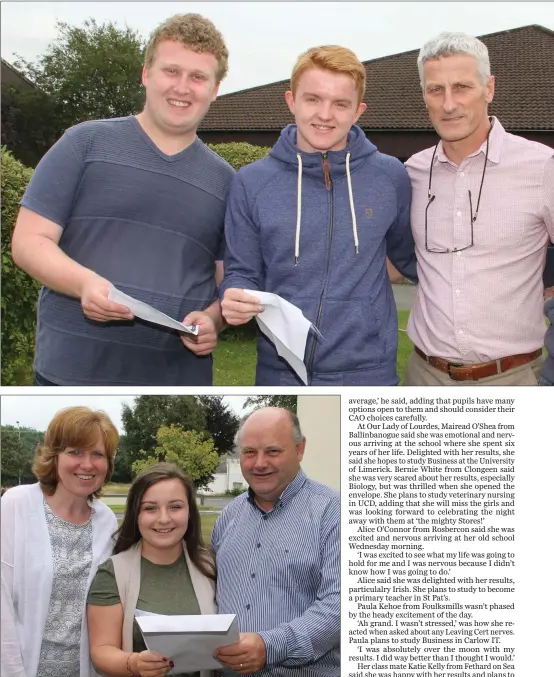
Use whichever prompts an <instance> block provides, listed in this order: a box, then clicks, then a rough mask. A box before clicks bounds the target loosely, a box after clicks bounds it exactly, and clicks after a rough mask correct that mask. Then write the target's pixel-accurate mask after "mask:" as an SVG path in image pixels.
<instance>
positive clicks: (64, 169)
mask: <svg viewBox="0 0 554 677" xmlns="http://www.w3.org/2000/svg"><path fill="white" fill-rule="evenodd" d="M233 174H234V170H233V169H232V167H231V166H230V165H229V164H228V163H227V162H225V160H223V159H222V158H220V157H219V156H218V155H216V154H215V153H214V152H212V151H211V150H210V149H209V148H207V146H206V145H205V144H204V143H202V141H200V139H198V138H197V139H196V140H195V141H194V143H192V145H190V146H189V147H188V148H185V149H184V150H183V151H181V152H180V153H177V154H175V155H165V154H164V153H163V152H162V151H160V149H159V148H158V147H157V146H156V145H155V144H154V143H153V141H152V140H151V139H150V137H149V136H148V135H147V134H146V133H145V132H144V130H143V129H142V127H141V126H140V124H139V122H138V121H137V119H136V118H135V117H134V116H130V117H126V118H116V119H112V120H95V121H91V122H84V123H82V124H79V125H77V126H75V127H72V128H71V129H69V130H67V131H66V133H65V134H64V135H63V136H62V138H61V139H60V140H59V141H58V142H57V143H56V144H55V145H54V146H53V147H52V148H51V149H50V150H49V151H48V153H47V154H46V155H45V156H44V157H43V158H42V160H41V161H40V163H39V164H38V166H37V168H36V169H35V171H34V173H33V176H32V178H31V181H30V183H29V186H28V188H27V190H26V192H25V194H24V196H23V199H22V200H21V204H22V205H23V206H24V207H26V208H27V209H30V210H32V211H34V212H36V213H38V214H40V215H41V216H43V217H45V218H47V219H49V220H51V221H54V222H55V223H57V224H58V225H59V226H61V227H62V228H63V233H62V236H61V239H60V242H59V246H60V248H61V249H62V251H64V252H65V253H66V254H67V255H68V256H69V257H70V258H71V259H73V260H74V261H77V262H78V263H80V264H82V265H83V266H85V267H87V268H89V269H91V270H94V271H95V272H96V273H98V274H99V275H101V276H102V277H104V278H106V279H108V280H109V281H110V282H112V283H113V284H114V285H115V286H116V287H117V288H118V289H121V290H122V291H123V292H125V293H126V294H129V295H131V296H133V297H135V298H137V299H139V300H141V301H144V302H146V303H148V304H150V305H153V306H155V307H156V308H158V309H159V310H161V311H162V312H164V313H166V314H167V315H170V316H171V317H173V318H175V319H177V320H179V321H182V320H183V319H184V317H185V316H186V315H187V314H188V313H189V312H191V311H193V310H203V309H204V308H206V307H207V306H209V305H210V304H211V303H212V302H213V301H214V300H215V299H216V298H217V288H216V285H215V279H214V274H215V262H216V260H221V259H222V256H223V251H224V234H223V221H224V212H225V197H226V193H227V188H228V186H229V183H230V181H231V179H232V177H233ZM35 370H36V371H37V372H38V373H39V374H41V375H42V376H43V377H45V378H46V379H48V380H49V381H52V382H53V383H56V384H59V385H130V386H133V385H211V384H212V358H211V356H207V357H197V356H196V355H194V354H193V353H192V352H191V351H189V350H188V349H187V348H185V347H184V346H183V344H182V342H181V340H180V337H179V333H178V332H177V331H175V330H173V329H169V328H166V327H161V326H159V325H155V324H151V323H149V322H145V321H143V320H140V319H135V320H133V321H130V322H109V323H101V322H93V321H91V320H89V319H87V318H86V317H85V316H84V314H83V310H82V308H81V304H80V301H79V300H78V299H74V298H70V297H69V296H65V295H63V294H59V293H57V292H54V291H52V290H51V289H48V288H46V287H43V288H42V289H41V291H40V295H39V301H38V322H37V335H36V354H35Z"/></svg>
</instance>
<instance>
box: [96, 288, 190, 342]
mask: <svg viewBox="0 0 554 677" xmlns="http://www.w3.org/2000/svg"><path fill="white" fill-rule="evenodd" d="M108 299H109V300H110V301H113V302H114V303H120V304H121V305H122V306H127V308H129V310H130V311H131V312H132V313H133V315H136V316H137V317H140V318H141V319H142V320H148V322H153V323H154V324H161V325H163V326H164V327H171V329H177V330H178V331H182V332H184V333H185V334H194V335H195V336H198V327H197V326H196V325H194V324H192V325H190V324H189V325H185V324H183V323H182V322H178V321H177V320H174V319H173V318H172V317H169V315H166V314H165V313H162V311H161V310H157V309H156V308H153V307H152V306H149V305H148V303H144V301H139V300H138V299H135V298H133V297H132V296H129V295H128V294H125V293H124V292H122V291H121V290H120V289H117V287H114V286H113V285H112V288H111V289H110V293H109V294H108Z"/></svg>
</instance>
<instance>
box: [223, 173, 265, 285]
mask: <svg viewBox="0 0 554 677" xmlns="http://www.w3.org/2000/svg"><path fill="white" fill-rule="evenodd" d="M225 240H226V244H227V246H226V250H225V259H224V260H225V277H224V278H223V282H222V283H221V285H220V288H219V295H220V298H223V294H224V292H225V290H226V289H230V288H232V287H233V288H238V289H254V290H263V288H264V282H265V272H264V262H263V257H262V251H261V246H260V229H259V226H258V225H257V224H256V223H255V220H254V218H253V215H252V208H251V205H250V204H249V203H248V199H247V195H246V190H245V186H244V183H243V180H242V177H241V174H240V172H239V173H237V174H235V176H234V177H233V180H232V182H231V185H230V187H229V193H228V196H227V207H226V211H225Z"/></svg>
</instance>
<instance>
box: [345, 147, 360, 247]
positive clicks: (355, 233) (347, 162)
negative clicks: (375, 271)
mask: <svg viewBox="0 0 554 677" xmlns="http://www.w3.org/2000/svg"><path fill="white" fill-rule="evenodd" d="M346 180H347V181H348V198H349V200H350V213H351V214H352V231H353V233H354V247H355V248H356V254H357V253H358V226H357V223H356V210H355V209H354V196H353V195H352V179H351V178H350V153H346Z"/></svg>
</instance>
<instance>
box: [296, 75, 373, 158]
mask: <svg viewBox="0 0 554 677" xmlns="http://www.w3.org/2000/svg"><path fill="white" fill-rule="evenodd" d="M285 98H286V101H287V104H288V107H289V109H290V112H291V113H292V114H293V115H294V118H295V122H296V126H297V142H296V145H297V146H298V148H299V149H300V150H303V151H305V152H307V153H315V152H320V153H325V152H327V151H329V150H342V149H343V148H345V147H346V143H347V137H348V132H349V131H350V128H351V127H352V125H353V124H355V123H356V122H357V120H358V118H359V117H360V115H361V114H362V113H363V112H364V111H365V109H366V108H367V106H366V104H365V103H358V99H359V93H358V90H357V88H356V83H355V81H354V78H352V77H350V76H349V75H346V74H344V73H335V72H333V71H330V70H326V69H322V68H310V69H308V70H307V71H305V72H304V73H303V74H302V75H301V76H300V78H299V80H298V84H297V86H296V91H295V92H294V94H293V92H292V91H288V92H286V94H285Z"/></svg>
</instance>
